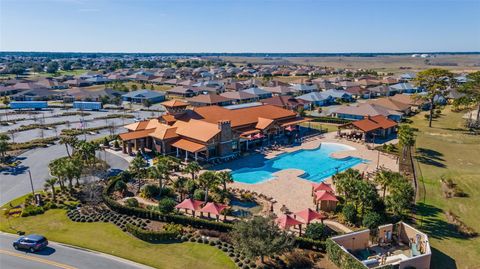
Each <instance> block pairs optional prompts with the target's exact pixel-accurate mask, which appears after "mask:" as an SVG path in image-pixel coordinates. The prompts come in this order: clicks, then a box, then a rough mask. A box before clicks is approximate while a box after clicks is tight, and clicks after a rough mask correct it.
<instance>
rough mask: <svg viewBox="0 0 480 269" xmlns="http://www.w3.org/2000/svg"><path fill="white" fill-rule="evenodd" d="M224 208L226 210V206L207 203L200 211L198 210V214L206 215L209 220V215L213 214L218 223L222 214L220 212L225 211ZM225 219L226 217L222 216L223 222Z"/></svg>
mask: <svg viewBox="0 0 480 269" xmlns="http://www.w3.org/2000/svg"><path fill="white" fill-rule="evenodd" d="M226 208H228V206H227V205H223V204H216V203H213V202H209V203H207V204H206V205H205V206H204V207H203V208H202V209H200V212H202V213H207V214H208V217H209V218H210V214H214V215H216V216H217V221H218V220H219V217H220V215H221V214H222V211H223V210H225V209H226ZM226 218H227V216H226V215H223V220H225V219H226Z"/></svg>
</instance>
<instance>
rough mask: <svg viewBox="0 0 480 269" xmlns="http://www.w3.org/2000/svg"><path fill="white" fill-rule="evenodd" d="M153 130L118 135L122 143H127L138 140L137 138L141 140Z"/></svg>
mask: <svg viewBox="0 0 480 269" xmlns="http://www.w3.org/2000/svg"><path fill="white" fill-rule="evenodd" d="M154 130H155V129H149V130H139V131H133V132H128V133H123V134H119V135H118V136H120V139H122V140H123V141H128V140H132V139H138V138H143V137H146V136H148V135H149V134H150V133H152V132H153V131H154Z"/></svg>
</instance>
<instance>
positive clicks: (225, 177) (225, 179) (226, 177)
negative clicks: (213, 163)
mask: <svg viewBox="0 0 480 269" xmlns="http://www.w3.org/2000/svg"><path fill="white" fill-rule="evenodd" d="M217 177H218V179H219V180H220V182H221V183H222V185H223V191H224V192H226V191H227V183H233V177H232V173H230V171H220V172H218V173H217Z"/></svg>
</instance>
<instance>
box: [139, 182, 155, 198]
mask: <svg viewBox="0 0 480 269" xmlns="http://www.w3.org/2000/svg"><path fill="white" fill-rule="evenodd" d="M140 193H141V196H142V197H145V198H153V197H155V196H157V195H158V194H159V193H160V188H159V187H158V186H157V185H152V184H148V185H145V186H143V187H142V189H141V190H140Z"/></svg>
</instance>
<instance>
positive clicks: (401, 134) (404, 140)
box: [398, 124, 415, 159]
mask: <svg viewBox="0 0 480 269" xmlns="http://www.w3.org/2000/svg"><path fill="white" fill-rule="evenodd" d="M398 143H399V144H400V145H401V146H402V157H403V159H405V158H406V155H407V150H408V149H409V148H411V147H413V145H415V132H414V129H413V128H412V127H410V125H407V124H403V125H400V127H399V128H398Z"/></svg>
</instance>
